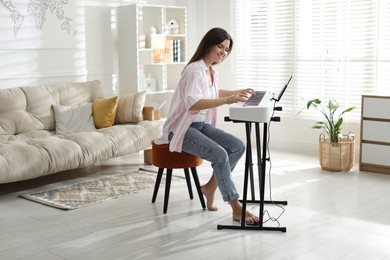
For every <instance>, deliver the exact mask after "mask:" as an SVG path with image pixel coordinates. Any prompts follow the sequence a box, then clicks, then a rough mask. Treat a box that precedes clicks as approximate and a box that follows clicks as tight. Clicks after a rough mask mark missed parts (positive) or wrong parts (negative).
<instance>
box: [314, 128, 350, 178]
mask: <svg viewBox="0 0 390 260" xmlns="http://www.w3.org/2000/svg"><path fill="white" fill-rule="evenodd" d="M319 143H320V164H321V167H322V169H324V170H327V171H334V172H349V171H350V170H351V169H352V167H353V163H354V158H355V139H354V137H350V138H343V139H340V140H339V142H338V143H334V142H331V141H330V140H329V139H328V138H325V135H324V134H320V137H319Z"/></svg>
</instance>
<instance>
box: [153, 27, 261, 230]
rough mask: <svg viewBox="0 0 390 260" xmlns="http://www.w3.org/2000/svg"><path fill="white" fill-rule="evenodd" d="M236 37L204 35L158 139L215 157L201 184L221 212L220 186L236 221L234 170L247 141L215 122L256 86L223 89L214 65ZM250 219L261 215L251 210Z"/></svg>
mask: <svg viewBox="0 0 390 260" xmlns="http://www.w3.org/2000/svg"><path fill="white" fill-rule="evenodd" d="M232 48H233V39H232V38H231V36H230V35H229V34H228V33H227V32H226V31H225V30H224V29H221V28H213V29H211V30H210V31H208V32H207V33H206V34H205V35H204V37H203V38H202V40H201V42H200V44H199V46H198V48H197V50H196V52H195V54H194V55H193V56H192V58H191V60H190V61H189V62H188V64H187V66H186V67H185V68H184V70H183V72H182V75H181V79H180V81H179V84H178V86H177V87H176V89H175V92H174V94H173V98H172V103H171V107H170V111H169V114H168V117H167V120H166V122H165V124H164V128H163V135H162V136H161V137H160V138H159V139H158V140H156V143H157V144H164V143H169V149H170V151H171V152H182V151H184V152H187V153H190V154H193V155H195V156H198V157H200V158H202V159H204V160H207V161H210V162H211V166H212V168H213V176H212V177H211V178H210V180H209V181H208V183H207V184H205V185H203V186H202V187H201V190H202V193H203V195H204V196H205V197H206V199H207V208H208V209H209V210H211V211H216V210H217V209H218V208H217V207H216V206H215V205H214V194H215V191H216V189H217V187H218V188H219V190H220V192H221V194H222V197H223V200H224V201H227V202H229V204H230V206H231V207H232V211H233V220H235V221H240V220H241V214H242V207H241V204H240V202H239V201H238V198H239V194H238V193H237V190H236V187H235V184H234V182H233V179H232V174H231V172H232V171H233V169H234V167H235V166H236V164H237V162H238V160H239V159H240V158H241V157H242V155H243V154H244V152H245V145H244V143H243V142H242V141H241V140H240V139H238V138H236V137H235V136H233V135H231V134H229V133H226V132H224V131H222V130H220V129H218V128H216V127H215V125H216V108H217V107H219V106H222V105H225V104H232V103H236V102H239V101H246V100H247V98H248V94H251V93H253V90H252V89H241V90H234V91H232V90H223V89H219V88H218V73H217V71H216V70H215V69H214V65H216V64H219V63H221V62H222V61H223V60H224V59H225V58H226V57H227V56H228V55H229V54H230V52H231V51H232ZM245 220H246V223H247V224H257V223H258V221H259V218H258V217H257V216H255V215H253V214H251V213H249V212H246V216H245Z"/></svg>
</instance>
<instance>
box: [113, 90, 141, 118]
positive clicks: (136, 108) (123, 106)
mask: <svg viewBox="0 0 390 260" xmlns="http://www.w3.org/2000/svg"><path fill="white" fill-rule="evenodd" d="M145 98H146V91H142V92H137V93H133V94H130V95H128V96H124V97H119V101H118V108H117V113H116V123H122V124H123V123H138V122H140V121H142V119H143V118H142V110H143V107H144V104H145Z"/></svg>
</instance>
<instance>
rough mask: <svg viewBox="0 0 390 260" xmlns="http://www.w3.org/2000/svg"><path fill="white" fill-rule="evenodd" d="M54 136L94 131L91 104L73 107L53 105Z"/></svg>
mask: <svg viewBox="0 0 390 260" xmlns="http://www.w3.org/2000/svg"><path fill="white" fill-rule="evenodd" d="M53 109H54V114H55V121H56V134H58V135H61V134H70V133H79V132H89V131H95V130H96V127H95V124H94V122H93V118H92V103H87V104H80V105H75V106H61V105H53Z"/></svg>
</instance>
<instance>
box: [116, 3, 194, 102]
mask: <svg viewBox="0 0 390 260" xmlns="http://www.w3.org/2000/svg"><path fill="white" fill-rule="evenodd" d="M171 18H172V19H174V20H175V21H177V24H178V26H179V28H178V32H176V33H175V34H172V33H170V34H166V33H165V32H166V30H165V25H166V23H167V22H168V21H169V20H170V19H171ZM153 28H154V29H155V31H154V30H153ZM117 29H118V73H119V75H118V83H119V95H127V94H130V93H134V92H136V91H142V90H144V89H145V88H144V84H143V82H144V79H143V78H144V77H143V75H144V76H145V77H146V78H147V79H148V76H149V75H150V77H151V78H153V79H154V80H155V90H150V89H149V90H147V91H148V92H149V95H159V94H166V93H169V92H173V89H174V88H175V87H176V85H177V83H178V82H179V79H180V75H181V71H182V70H183V68H184V66H185V64H186V62H187V10H186V8H185V7H176V6H173V7H172V6H151V5H126V6H119V7H118V8H117ZM173 41H176V42H179V43H180V48H177V51H178V52H179V53H180V57H178V58H179V59H178V60H177V61H175V62H174V61H173V60H172V59H173V57H170V56H171V55H173V51H172V47H171V45H170V44H172V43H173ZM158 53H160V54H162V56H160V55H158ZM175 57H177V56H175Z"/></svg>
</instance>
